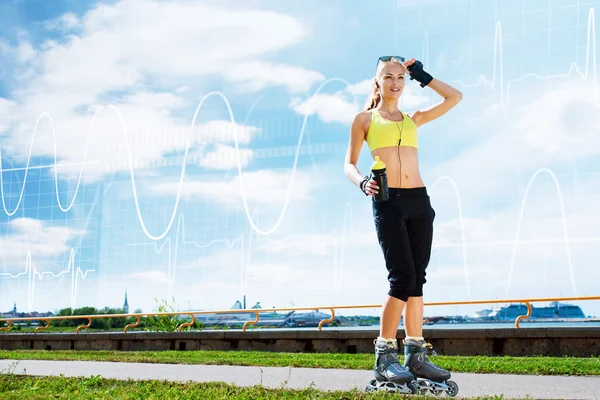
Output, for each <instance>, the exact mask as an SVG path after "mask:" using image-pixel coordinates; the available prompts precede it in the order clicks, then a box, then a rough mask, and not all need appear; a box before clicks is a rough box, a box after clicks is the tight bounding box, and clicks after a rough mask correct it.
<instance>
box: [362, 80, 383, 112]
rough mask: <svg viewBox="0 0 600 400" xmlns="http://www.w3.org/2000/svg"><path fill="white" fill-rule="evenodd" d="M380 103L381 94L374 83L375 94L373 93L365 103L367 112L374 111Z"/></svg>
mask: <svg viewBox="0 0 600 400" xmlns="http://www.w3.org/2000/svg"><path fill="white" fill-rule="evenodd" d="M380 101H381V93H380V92H379V90H377V87H376V86H375V83H373V93H371V96H369V98H368V99H367V101H366V102H365V111H369V110H372V109H374V108H375V107H377V106H378V105H379V102H380Z"/></svg>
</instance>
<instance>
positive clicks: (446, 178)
mask: <svg viewBox="0 0 600 400" xmlns="http://www.w3.org/2000/svg"><path fill="white" fill-rule="evenodd" d="M444 181H447V182H449V183H450V186H451V187H452V192H453V193H454V196H455V197H456V205H457V207H458V218H459V221H460V235H461V242H462V256H463V257H462V258H463V266H464V270H465V284H466V286H467V296H469V297H470V296H471V285H470V284H469V267H468V263H467V246H465V243H466V240H465V221H464V217H463V210H462V201H461V199H460V194H459V192H458V187H457V185H456V182H455V181H454V179H452V178H451V177H449V176H442V177H440V178H438V179H437V180H436V181H435V182H434V183H433V185H432V186H431V193H432V194H433V192H434V191H435V189H436V188H437V186H438V184H439V183H440V182H444Z"/></svg>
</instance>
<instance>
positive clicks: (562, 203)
mask: <svg viewBox="0 0 600 400" xmlns="http://www.w3.org/2000/svg"><path fill="white" fill-rule="evenodd" d="M544 172H545V173H547V174H548V175H550V177H551V178H552V182H553V183H554V186H555V187H556V191H557V193H558V201H559V204H560V211H561V217H562V223H563V230H564V235H565V236H564V238H565V240H564V243H565V248H566V251H567V262H568V265H569V275H570V278H571V286H572V287H573V293H574V295H575V296H577V287H576V285H575V276H574V275H573V260H572V257H571V243H570V241H569V231H568V229H567V217H566V215H565V204H564V201H563V197H562V192H561V190H560V184H559V183H558V179H557V178H556V175H555V174H554V172H552V171H551V170H550V169H548V168H540V169H539V170H537V171H536V172H535V173H534V174H533V176H532V177H531V179H530V180H529V183H528V184H527V187H526V188H525V193H524V194H523V200H522V201H521V208H520V209H519V219H518V220H517V234H516V240H515V245H514V246H513V252H512V257H511V262H510V270H509V273H508V281H507V283H506V296H507V297H508V292H509V290H510V283H511V280H512V275H513V270H514V267H515V259H516V255H517V247H518V245H519V238H520V235H521V222H522V220H523V212H524V210H525V202H526V201H527V195H528V194H529V190H530V189H531V185H532V184H533V182H534V181H535V179H536V177H537V176H538V175H539V174H541V173H544Z"/></svg>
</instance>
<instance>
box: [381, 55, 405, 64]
mask: <svg viewBox="0 0 600 400" xmlns="http://www.w3.org/2000/svg"><path fill="white" fill-rule="evenodd" d="M392 58H395V59H396V60H398V61H400V62H404V61H406V59H405V58H404V57H402V56H381V57H379V58H378V59H377V65H379V61H383V62H388V61H390V60H391V59H392Z"/></svg>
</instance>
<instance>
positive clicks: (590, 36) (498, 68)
mask: <svg viewBox="0 0 600 400" xmlns="http://www.w3.org/2000/svg"><path fill="white" fill-rule="evenodd" d="M590 56H591V60H590ZM493 60H494V61H493V70H492V78H491V79H488V78H487V77H486V76H485V75H484V74H480V75H479V79H478V81H477V83H464V82H462V81H459V80H453V82H454V83H457V84H459V85H461V86H462V87H478V86H489V87H490V89H492V90H496V89H497V88H499V89H500V104H501V108H502V112H503V113H504V114H506V113H507V112H508V109H509V106H510V90H511V87H512V85H513V84H514V83H518V82H521V81H523V80H525V79H526V78H536V79H539V80H545V79H556V78H566V77H569V76H571V75H572V74H573V72H575V73H576V74H577V75H579V76H580V77H581V78H582V79H583V80H587V79H588V78H589V77H590V70H591V77H592V90H593V93H594V105H595V106H596V107H600V95H599V90H598V79H597V72H596V69H597V68H596V67H597V61H596V23H595V11H594V8H590V10H589V13H588V29H587V41H586V55H585V69H584V71H583V72H581V69H580V67H579V65H578V64H577V61H574V62H572V63H571V66H570V67H569V70H568V72H567V73H563V74H549V75H541V74H536V73H528V74H525V75H523V76H521V77H519V78H514V79H509V80H508V81H507V82H506V95H505V94H504V89H505V84H504V69H503V61H504V60H503V45H502V23H501V22H500V21H497V22H496V26H495V34H494V56H493Z"/></svg>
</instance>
